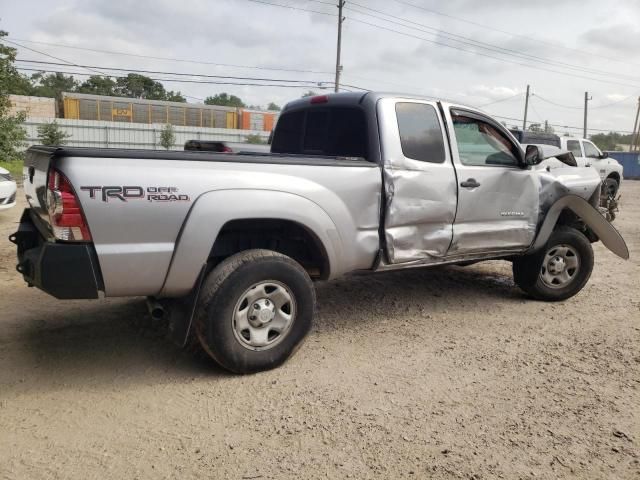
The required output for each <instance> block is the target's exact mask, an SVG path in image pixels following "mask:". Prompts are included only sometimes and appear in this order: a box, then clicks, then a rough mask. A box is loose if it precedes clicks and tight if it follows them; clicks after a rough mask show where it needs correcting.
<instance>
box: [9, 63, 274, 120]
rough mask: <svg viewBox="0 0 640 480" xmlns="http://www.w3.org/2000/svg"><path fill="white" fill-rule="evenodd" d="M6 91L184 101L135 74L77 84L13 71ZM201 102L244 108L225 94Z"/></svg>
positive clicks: (61, 77) (67, 77)
mask: <svg viewBox="0 0 640 480" xmlns="http://www.w3.org/2000/svg"><path fill="white" fill-rule="evenodd" d="M14 58H15V56H14ZM7 92H8V93H12V94H15V95H31V96H34V97H50V98H57V99H60V98H61V94H62V92H75V93H88V94H92V95H105V96H110V97H127V98H144V99H147V100H164V101H169V102H183V103H184V102H186V101H187V99H186V98H185V97H184V95H182V93H181V92H180V91H173V90H166V89H165V88H164V86H163V85H162V83H160V82H157V81H155V80H153V79H151V78H149V77H147V76H145V75H139V74H137V73H130V74H128V75H127V76H126V77H120V78H115V79H114V78H111V77H107V76H102V75H91V76H90V77H89V78H87V79H86V80H84V81H79V80H76V79H75V78H74V77H73V75H65V74H64V73H49V74H47V73H44V72H41V73H35V74H33V75H31V76H27V75H23V74H21V73H19V72H18V71H17V70H15V69H14V75H13V76H12V77H11V78H10V79H9V81H8V84H7ZM204 103H205V104H206V105H221V106H226V107H240V108H242V107H247V105H246V104H245V103H244V102H243V101H242V99H241V98H240V97H237V96H236V95H230V94H228V93H219V94H217V95H213V96H209V97H207V98H206V99H205V100H204ZM250 108H255V109H259V108H260V107H259V106H256V105H251V106H250ZM267 110H280V107H279V106H278V105H276V104H275V103H273V102H271V103H269V105H268V106H267Z"/></svg>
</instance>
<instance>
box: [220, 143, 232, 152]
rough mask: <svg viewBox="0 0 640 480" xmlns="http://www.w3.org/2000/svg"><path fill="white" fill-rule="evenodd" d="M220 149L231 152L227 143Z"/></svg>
mask: <svg viewBox="0 0 640 480" xmlns="http://www.w3.org/2000/svg"><path fill="white" fill-rule="evenodd" d="M222 151H223V152H229V153H233V150H232V149H231V147H228V146H227V145H225V146H224V147H222Z"/></svg>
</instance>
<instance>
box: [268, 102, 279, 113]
mask: <svg viewBox="0 0 640 480" xmlns="http://www.w3.org/2000/svg"><path fill="white" fill-rule="evenodd" d="M267 110H274V111H276V112H279V111H280V110H282V109H281V108H280V105H277V104H275V103H273V102H271V103H270V104H269V105H267Z"/></svg>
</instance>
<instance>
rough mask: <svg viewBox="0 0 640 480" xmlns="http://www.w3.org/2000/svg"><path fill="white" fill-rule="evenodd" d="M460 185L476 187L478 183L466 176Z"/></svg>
mask: <svg viewBox="0 0 640 480" xmlns="http://www.w3.org/2000/svg"><path fill="white" fill-rule="evenodd" d="M460 186H461V187H464V188H476V187H479V186H480V184H479V183H478V181H477V180H476V179H475V178H468V179H467V180H465V181H464V182H462V183H460Z"/></svg>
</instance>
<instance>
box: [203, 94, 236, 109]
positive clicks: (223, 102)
mask: <svg viewBox="0 0 640 480" xmlns="http://www.w3.org/2000/svg"><path fill="white" fill-rule="evenodd" d="M204 103H205V105H220V106H223V107H236V108H243V107H246V105H245V104H244V102H243V101H242V100H241V99H240V97H236V96H235V95H229V94H228V93H218V94H217V95H214V96H213V97H207V98H205V99H204Z"/></svg>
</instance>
